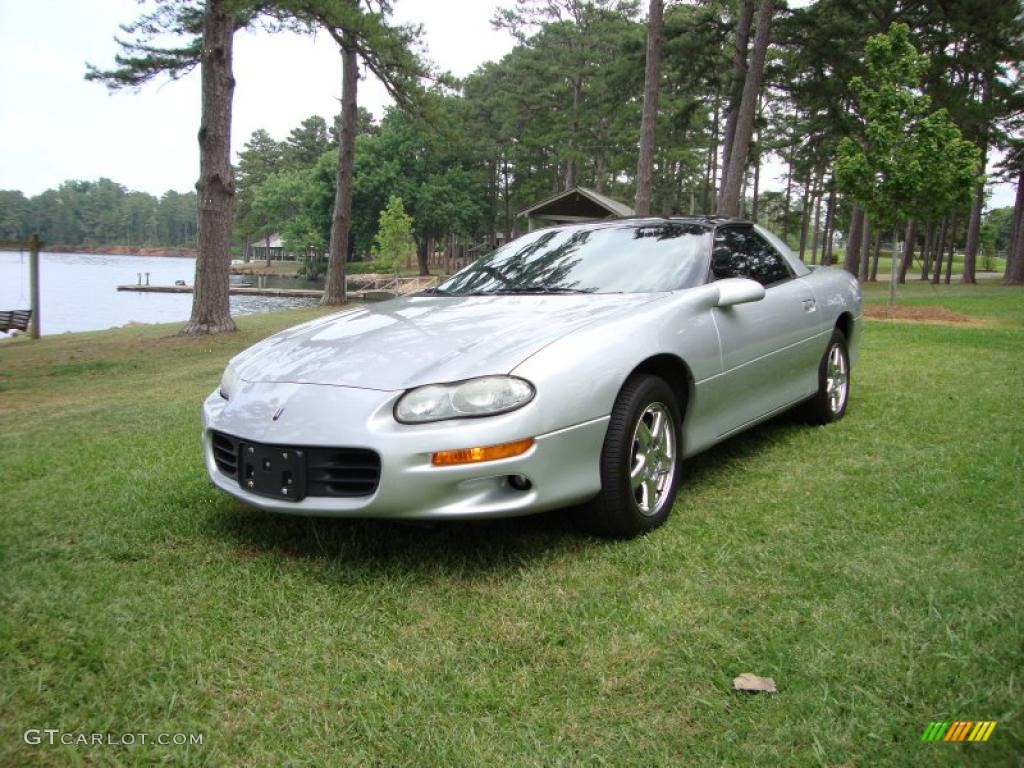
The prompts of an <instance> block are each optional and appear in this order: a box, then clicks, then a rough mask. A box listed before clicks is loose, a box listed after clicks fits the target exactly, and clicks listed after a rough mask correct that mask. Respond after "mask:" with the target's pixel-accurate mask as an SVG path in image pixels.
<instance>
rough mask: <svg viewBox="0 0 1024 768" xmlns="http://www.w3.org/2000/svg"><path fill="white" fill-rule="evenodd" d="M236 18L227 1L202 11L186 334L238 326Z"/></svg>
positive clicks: (210, 0)
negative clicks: (234, 304) (233, 281)
mask: <svg viewBox="0 0 1024 768" xmlns="http://www.w3.org/2000/svg"><path fill="white" fill-rule="evenodd" d="M234 35H235V22H234V18H233V17H232V15H231V13H230V12H229V11H228V9H227V8H225V4H224V0H208V2H207V3H206V8H205V10H204V11H203V50H204V53H203V56H202V63H201V64H200V74H201V80H202V116H201V117H200V123H199V181H197V182H196V193H197V195H198V198H199V205H198V208H199V213H198V237H197V240H198V242H197V246H198V255H197V256H196V276H195V287H194V289H193V293H192V315H191V317H190V318H189V321H188V324H187V325H186V326H185V327H184V328H182V329H181V331H179V335H181V336H198V335H200V334H205V333H222V332H224V331H233V330H235V323H234V321H233V320H232V319H231V300H230V296H229V295H228V285H229V283H230V279H229V277H230V272H231V255H230V253H229V248H230V247H231V214H232V209H233V208H234V204H235V180H234V177H233V175H232V171H231V100H232V97H233V95H234V91H235V78H234V75H233V73H232V71H231V58H232V43H233V41H234Z"/></svg>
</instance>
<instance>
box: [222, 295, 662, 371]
mask: <svg viewBox="0 0 1024 768" xmlns="http://www.w3.org/2000/svg"><path fill="white" fill-rule="evenodd" d="M665 296H667V294H658V293H653V294H651V293H638V294H598V295H595V294H588V295H565V294H560V295H556V296H460V297H440V296H438V297H435V296H410V297H404V298H399V299H393V300H391V301H385V302H381V303H379V304H371V305H368V306H365V307H360V308H359V309H356V310H353V311H347V312H342V313H340V314H337V315H331V316H329V317H326V318H320V319H317V320H314V321H312V322H309V323H305V324H303V325H299V326H296V327H295V328H291V329H289V330H287V331H284V332H282V333H279V334H277V335H275V336H271V337H270V338H268V339H265V340H264V341H262V342H260V343H259V344H257V345H255V346H253V347H251V348H249V349H248V350H246V351H245V352H243V353H242V354H240V355H239V356H238V357H236V358H235V359H234V360H233V365H234V366H235V369H236V371H237V373H238V375H239V376H240V377H241V378H242V379H244V380H246V381H253V382H292V383H309V384H331V385H336V386H347V387H362V388H367V389H381V390H398V389H408V388H409V387H415V386H419V385H421V384H430V383H434V382H441V381H459V380H462V379H468V378H472V377H474V376H483V375H487V374H499V373H507V372H509V371H511V370H512V369H513V368H515V367H516V366H517V365H518V364H519V363H521V362H522V361H523V360H525V359H526V358H527V357H529V356H530V355H532V354H533V353H534V352H536V351H537V350H539V349H541V348H542V347H544V346H546V345H547V344H550V343H551V342H553V341H555V340H556V339H559V338H561V337H562V336H565V335H566V334H568V333H571V332H573V331H575V330H577V329H579V328H582V327H583V326H585V325H589V324H591V323H595V322H602V321H609V320H613V319H614V318H616V317H618V316H620V315H622V314H623V313H627V312H629V311H630V310H631V309H634V308H636V307H637V306H639V305H641V304H646V303H648V302H651V301H656V300H658V299H659V298H663V297H665Z"/></svg>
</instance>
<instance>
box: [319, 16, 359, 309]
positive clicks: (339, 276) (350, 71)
mask: <svg viewBox="0 0 1024 768" xmlns="http://www.w3.org/2000/svg"><path fill="white" fill-rule="evenodd" d="M358 67H359V61H358V58H357V56H356V49H355V47H354V46H353V45H350V44H349V43H348V33H344V32H343V33H342V40H341V130H340V131H339V133H338V165H337V169H336V177H337V186H336V188H335V192H334V214H333V215H332V217H331V248H330V262H329V263H328V265H327V283H326V285H325V286H324V296H323V298H322V299H321V300H320V303H321V304H344V303H345V302H346V301H347V300H348V286H347V284H346V278H345V267H346V263H347V262H348V232H349V228H350V227H351V226H352V169H353V165H354V161H355V148H356V89H357V88H358V85H359V69H358Z"/></svg>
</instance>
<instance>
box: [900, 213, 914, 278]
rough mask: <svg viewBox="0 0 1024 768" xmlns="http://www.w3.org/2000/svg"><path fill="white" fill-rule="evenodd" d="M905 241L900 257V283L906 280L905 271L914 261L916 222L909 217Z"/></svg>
mask: <svg viewBox="0 0 1024 768" xmlns="http://www.w3.org/2000/svg"><path fill="white" fill-rule="evenodd" d="M906 237H907V241H906V242H905V243H904V244H903V256H902V258H901V259H900V274H899V282H900V284H901V285H902V284H903V283H905V282H907V271H908V270H909V269H910V265H911V264H912V263H913V261H914V245H915V242H914V240H915V239H916V238H917V222H916V221H914V220H913V219H910V220H909V221H908V222H907V233H906Z"/></svg>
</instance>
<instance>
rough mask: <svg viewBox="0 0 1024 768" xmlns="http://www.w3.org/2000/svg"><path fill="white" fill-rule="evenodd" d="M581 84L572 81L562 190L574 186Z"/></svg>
mask: <svg viewBox="0 0 1024 768" xmlns="http://www.w3.org/2000/svg"><path fill="white" fill-rule="evenodd" d="M582 91H583V83H582V82H581V81H580V80H579V78H576V79H574V80H573V81H572V133H571V134H570V135H569V160H568V162H567V163H566V166H565V183H564V184H563V185H562V189H563V190H566V189H572V188H573V187H575V186H576V138H577V137H578V136H579V135H580V97H581V95H582Z"/></svg>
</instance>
